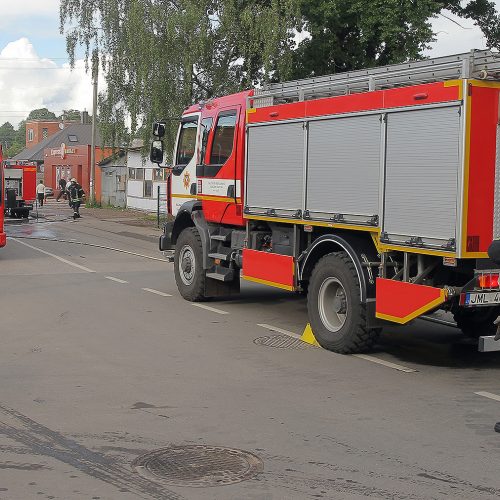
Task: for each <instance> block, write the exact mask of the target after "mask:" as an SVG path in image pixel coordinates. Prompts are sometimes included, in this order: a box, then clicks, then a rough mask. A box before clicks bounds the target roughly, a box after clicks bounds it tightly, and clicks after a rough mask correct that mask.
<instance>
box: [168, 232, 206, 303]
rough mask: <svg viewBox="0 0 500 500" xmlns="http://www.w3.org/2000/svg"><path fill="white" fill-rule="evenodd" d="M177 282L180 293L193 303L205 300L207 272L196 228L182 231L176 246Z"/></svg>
mask: <svg viewBox="0 0 500 500" xmlns="http://www.w3.org/2000/svg"><path fill="white" fill-rule="evenodd" d="M174 274H175V282H176V283H177V288H178V289H179V293H180V294H181V295H182V296H183V297H184V298H185V299H186V300H189V301H191V302H198V301H201V300H205V298H206V297H205V295H204V291H205V279H206V278H205V270H204V269H203V247H202V244H201V238H200V234H199V233H198V230H197V229H196V228H194V227H188V228H186V229H184V231H182V233H181V234H180V235H179V237H178V238H177V243H176V244H175V255H174Z"/></svg>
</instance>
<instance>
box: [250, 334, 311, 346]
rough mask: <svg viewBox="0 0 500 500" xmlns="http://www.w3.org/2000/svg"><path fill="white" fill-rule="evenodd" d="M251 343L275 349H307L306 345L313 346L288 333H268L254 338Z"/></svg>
mask: <svg viewBox="0 0 500 500" xmlns="http://www.w3.org/2000/svg"><path fill="white" fill-rule="evenodd" d="M253 343H254V344H257V345H263V346H265V347H274V348H276V349H307V348H308V347H313V346H311V345H310V344H307V343H306V342H302V340H299V339H294V338H293V337H290V336H289V335H268V336H266V337H259V338H257V339H255V340H254V341H253Z"/></svg>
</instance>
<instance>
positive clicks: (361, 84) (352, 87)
mask: <svg viewBox="0 0 500 500" xmlns="http://www.w3.org/2000/svg"><path fill="white" fill-rule="evenodd" d="M459 78H477V79H481V80H500V53H497V52H492V51H491V50H471V51H470V52H466V53H464V54H457V55H453V56H444V57H435V58H433V59H424V60H422V61H411V62H406V63H399V64H390V65H388V66H378V67H374V68H369V69H363V70H357V71H349V72H345V73H337V74H333V75H327V76H319V77H314V78H305V79H303V80H294V81H290V82H283V83H270V84H266V85H264V86H263V87H262V88H259V89H255V93H254V97H253V98H251V105H252V107H254V108H261V107H264V106H272V105H273V104H283V103H286V102H294V101H306V100H311V99H319V98H321V97H332V96H336V95H346V94H354V93H358V92H367V91H370V90H380V89H387V88H393V87H403V86H407V85H417V84H419V83H432V82H440V81H445V80H454V79H459Z"/></svg>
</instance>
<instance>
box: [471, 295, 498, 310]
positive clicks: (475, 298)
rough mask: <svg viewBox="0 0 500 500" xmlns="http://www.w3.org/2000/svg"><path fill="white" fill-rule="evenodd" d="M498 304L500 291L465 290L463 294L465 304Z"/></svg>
mask: <svg viewBox="0 0 500 500" xmlns="http://www.w3.org/2000/svg"><path fill="white" fill-rule="evenodd" d="M491 304H500V292H467V293H466V294H465V304H464V305H466V306H469V307H472V306H488V305H491Z"/></svg>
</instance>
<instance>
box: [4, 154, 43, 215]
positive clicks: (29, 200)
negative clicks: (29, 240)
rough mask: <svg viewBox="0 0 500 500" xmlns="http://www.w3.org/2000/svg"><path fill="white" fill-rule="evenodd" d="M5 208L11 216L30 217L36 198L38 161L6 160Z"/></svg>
mask: <svg viewBox="0 0 500 500" xmlns="http://www.w3.org/2000/svg"><path fill="white" fill-rule="evenodd" d="M3 163H4V178H5V185H4V196H5V202H4V210H5V212H6V213H8V214H9V215H10V216H11V217H16V218H21V217H22V218H28V216H29V212H30V210H33V203H34V202H35V199H36V163H35V162H31V161H15V160H5V161H4V162H3Z"/></svg>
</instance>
